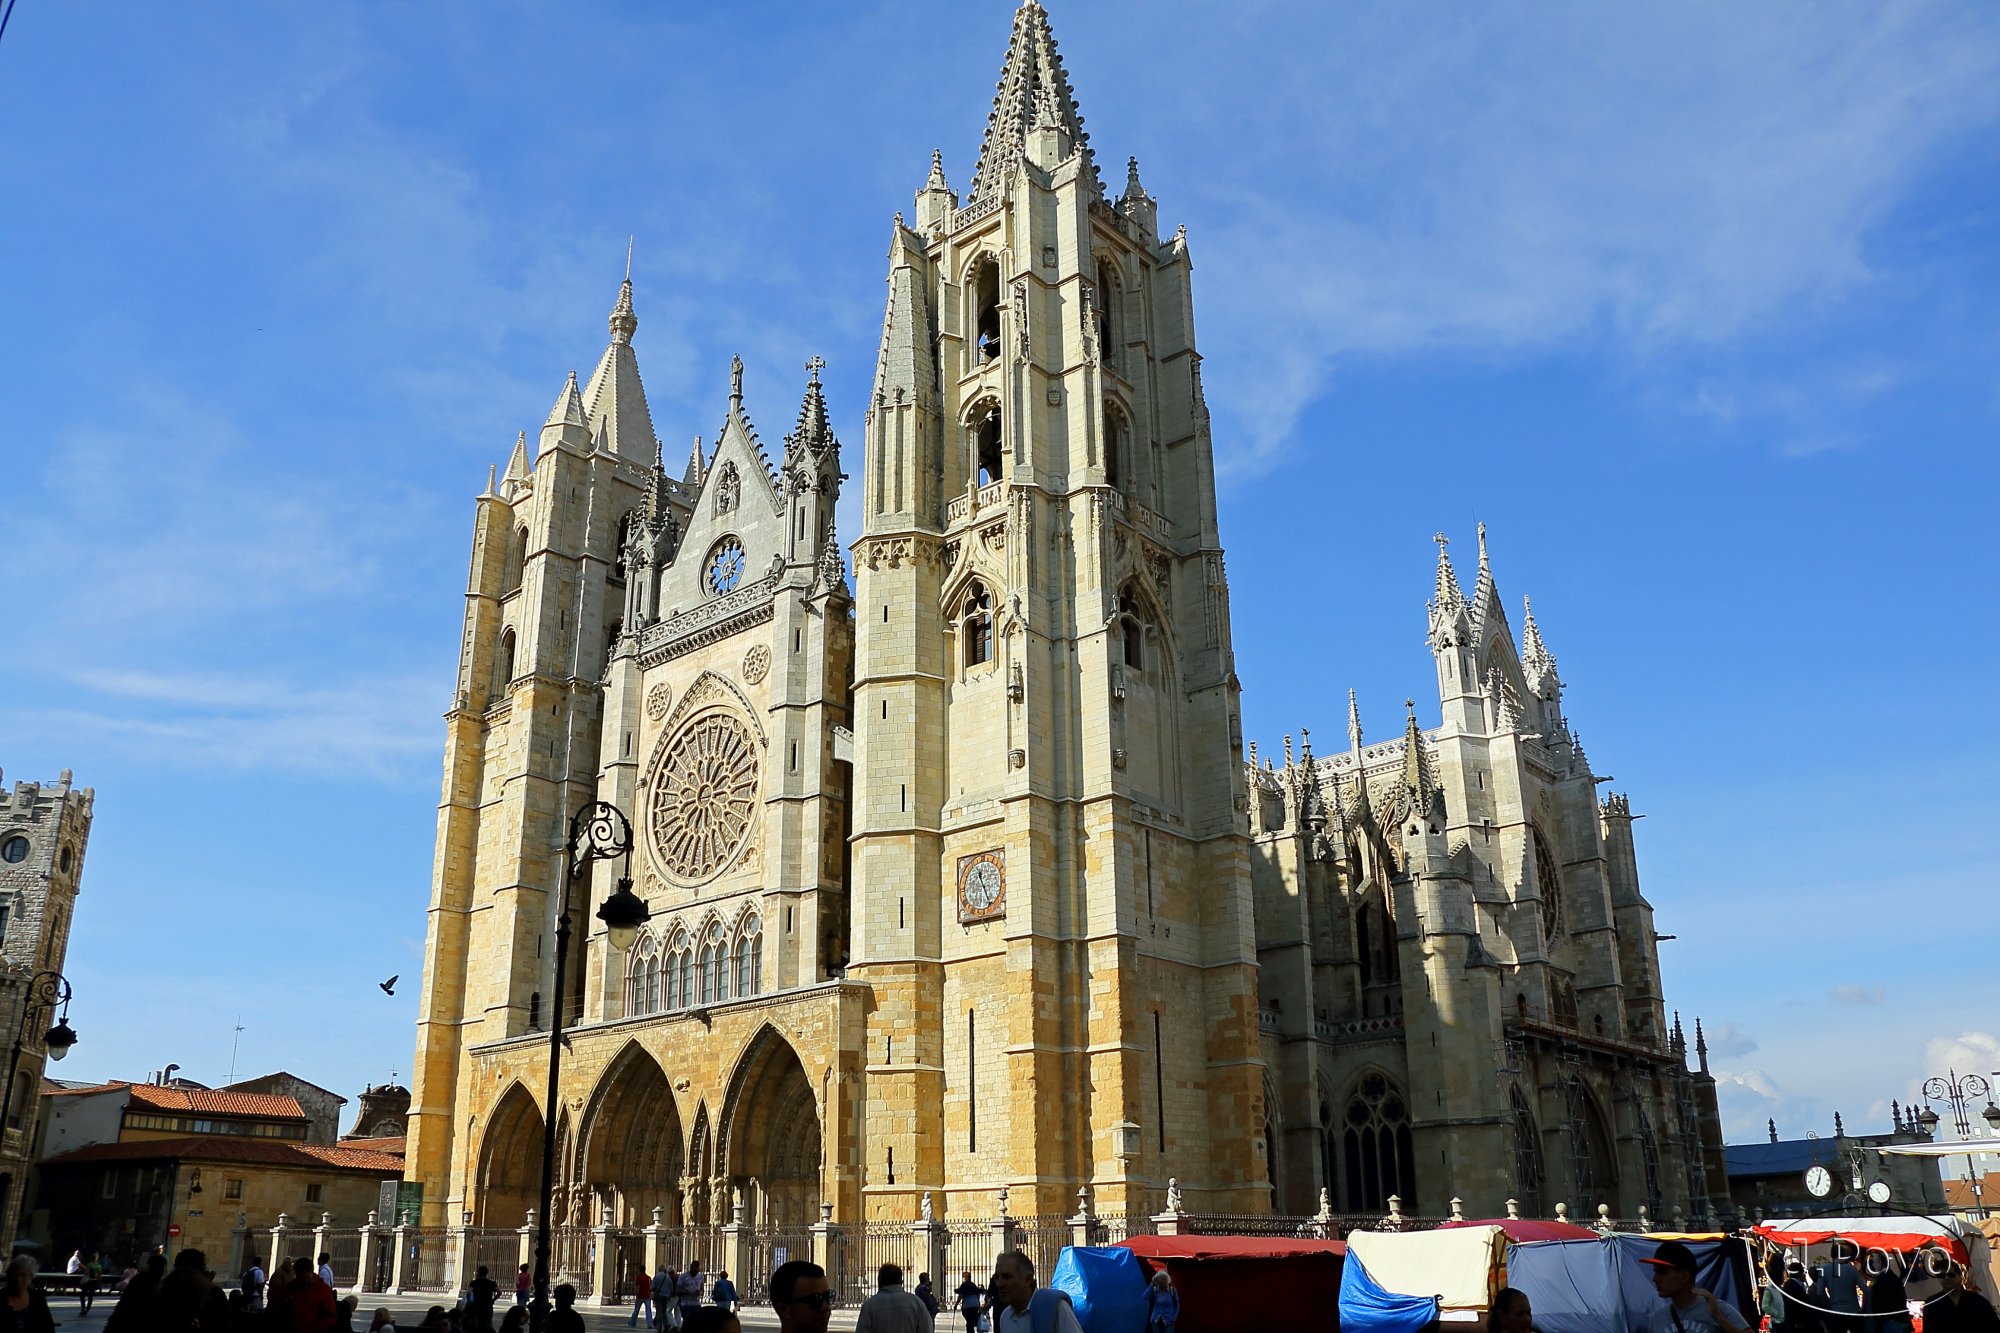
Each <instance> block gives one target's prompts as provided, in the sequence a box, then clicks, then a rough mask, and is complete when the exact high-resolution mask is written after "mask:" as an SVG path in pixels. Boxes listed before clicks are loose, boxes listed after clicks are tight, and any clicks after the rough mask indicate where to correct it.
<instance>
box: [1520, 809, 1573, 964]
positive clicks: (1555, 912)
mask: <svg viewBox="0 0 2000 1333" xmlns="http://www.w3.org/2000/svg"><path fill="white" fill-rule="evenodd" d="M1528 829H1529V832H1530V833H1531V834H1532V835H1533V837H1534V844H1535V888H1536V889H1537V891H1539V892H1540V894H1541V897H1542V932H1543V934H1544V936H1545V937H1546V938H1547V939H1550V940H1553V939H1555V937H1556V936H1558V935H1560V934H1562V933H1563V930H1564V929H1565V922H1564V921H1563V891H1562V872H1561V871H1560V870H1559V869H1558V868H1557V867H1556V858H1555V853H1554V852H1552V851H1550V850H1549V840H1548V839H1547V838H1545V837H1543V836H1542V831H1541V829H1540V828H1538V827H1536V826H1535V825H1533V824H1530V825H1529V826H1528Z"/></svg>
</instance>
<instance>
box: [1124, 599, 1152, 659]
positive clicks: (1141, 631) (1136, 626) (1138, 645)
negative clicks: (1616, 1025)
mask: <svg viewBox="0 0 2000 1333" xmlns="http://www.w3.org/2000/svg"><path fill="white" fill-rule="evenodd" d="M1118 633H1119V636H1120V637H1121V638H1122V639H1123V641H1124V653H1125V665H1126V666H1128V667H1130V668H1132V669H1133V670H1134V671H1143V670H1145V667H1146V622H1145V621H1144V620H1143V619H1141V618H1140V615H1139V603H1138V600H1137V599H1136V598H1134V597H1133V596H1132V594H1131V593H1129V592H1123V593H1120V594H1119V595H1118Z"/></svg>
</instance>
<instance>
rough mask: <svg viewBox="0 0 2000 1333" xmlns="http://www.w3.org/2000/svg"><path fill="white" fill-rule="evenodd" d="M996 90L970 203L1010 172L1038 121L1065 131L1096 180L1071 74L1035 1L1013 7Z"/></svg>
mask: <svg viewBox="0 0 2000 1333" xmlns="http://www.w3.org/2000/svg"><path fill="white" fill-rule="evenodd" d="M998 89H999V92H998V95H997V96H996V97H994V99H993V113H992V114H991V115H990V116H988V117H987V119H986V137H985V138H984V139H983V140H981V142H980V145H979V161H978V163H977V164H976V165H975V166H974V167H973V169H972V186H971V188H970V189H969V190H968V191H967V193H966V197H965V202H966V205H967V206H968V207H970V206H971V205H972V204H974V203H977V202H980V201H982V200H985V199H988V198H991V197H992V196H993V195H995V194H996V193H997V192H998V191H999V190H1000V188H1001V187H1002V185H1003V184H1004V183H1005V182H1006V181H1007V180H1008V178H1009V177H1010V176H1012V174H1013V171H1014V163H1015V161H1016V159H1018V158H1019V157H1020V156H1021V154H1022V152H1023V150H1024V149H1025V148H1026V146H1027V140H1028V133H1029V131H1030V130H1032V129H1034V128H1035V127H1036V126H1037V125H1042V126H1046V127H1048V128H1052V129H1056V130H1059V131H1061V132H1062V133H1063V134H1065V135H1067V136H1068V138H1069V140H1070V142H1071V143H1072V144H1073V145H1075V151H1077V152H1080V153H1082V154H1083V155H1084V158H1085V164H1086V166H1087V167H1088V169H1089V171H1090V175H1091V179H1092V180H1093V181H1095V179H1096V175H1097V168H1096V166H1095V164H1094V163H1093V162H1092V161H1091V159H1090V137H1089V136H1088V135H1086V134H1085V133H1084V132H1083V117H1082V116H1081V115H1079V114H1077V109H1076V96H1075V94H1073V93H1072V92H1071V91H1070V86H1069V74H1068V73H1067V72H1066V71H1065V70H1064V69H1063V64H1062V57H1061V56H1059V55H1057V54H1056V39H1055V34H1054V33H1053V32H1051V31H1050V30H1049V15H1048V11H1047V10H1045V9H1043V8H1042V7H1041V5H1040V4H1038V3H1037V2H1036V0H1026V3H1024V4H1023V5H1022V6H1021V7H1020V8H1019V9H1017V10H1015V11H1014V35H1013V37H1012V39H1011V40H1010V41H1009V42H1008V43H1007V59H1006V62H1005V63H1004V64H1003V65H1002V66H1001V67H1000V82H999V84H998Z"/></svg>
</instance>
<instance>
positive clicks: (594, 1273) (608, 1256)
mask: <svg viewBox="0 0 2000 1333" xmlns="http://www.w3.org/2000/svg"><path fill="white" fill-rule="evenodd" d="M590 1241H591V1249H592V1252H593V1253H592V1256H591V1265H590V1267H591V1273H590V1285H591V1294H590V1303H591V1304H592V1305H616V1304H618V1279H619V1277H620V1276H621V1274H620V1273H619V1272H618V1246H617V1245H616V1244H615V1243H613V1241H612V1239H611V1210H610V1209H609V1208H606V1209H605V1210H604V1212H603V1213H602V1214H600V1215H599V1216H598V1219H597V1225H596V1226H594V1227H592V1228H591V1229H590Z"/></svg>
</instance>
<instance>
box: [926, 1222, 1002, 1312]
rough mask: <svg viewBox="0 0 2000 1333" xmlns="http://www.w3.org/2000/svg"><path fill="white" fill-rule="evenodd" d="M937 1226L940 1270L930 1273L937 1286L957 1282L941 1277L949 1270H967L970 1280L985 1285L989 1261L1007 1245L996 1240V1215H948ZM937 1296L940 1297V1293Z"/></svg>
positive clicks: (989, 1271) (948, 1286)
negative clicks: (941, 1248) (941, 1250)
mask: <svg viewBox="0 0 2000 1333" xmlns="http://www.w3.org/2000/svg"><path fill="white" fill-rule="evenodd" d="M938 1226H939V1227H940V1228H941V1229H942V1232H943V1234H942V1236H941V1237H940V1239H941V1240H942V1241H943V1242H944V1260H943V1262H944V1272H943V1273H933V1274H932V1275H931V1276H932V1277H934V1278H936V1279H937V1286H938V1290H939V1291H941V1292H942V1291H946V1290H948V1289H950V1288H952V1287H956V1286H957V1285H958V1284H957V1283H955V1282H947V1281H946V1280H945V1278H946V1276H947V1275H948V1274H952V1273H970V1274H972V1277H973V1280H974V1281H976V1282H977V1283H979V1285H980V1286H982V1287H983V1286H985V1285H986V1278H987V1275H988V1274H990V1273H991V1272H992V1271H993V1261H994V1260H995V1259H997V1258H999V1257H1000V1253H1001V1251H1002V1250H1004V1249H1006V1248H1007V1247H1006V1246H1004V1245H1002V1244H1001V1242H1000V1232H999V1230H998V1228H999V1226H1000V1219H999V1218H997V1217H948V1218H945V1219H944V1220H943V1221H942V1222H940V1223H938ZM938 1299H940V1300H943V1299H944V1298H943V1297H942V1296H940V1297H939V1298H938Z"/></svg>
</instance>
